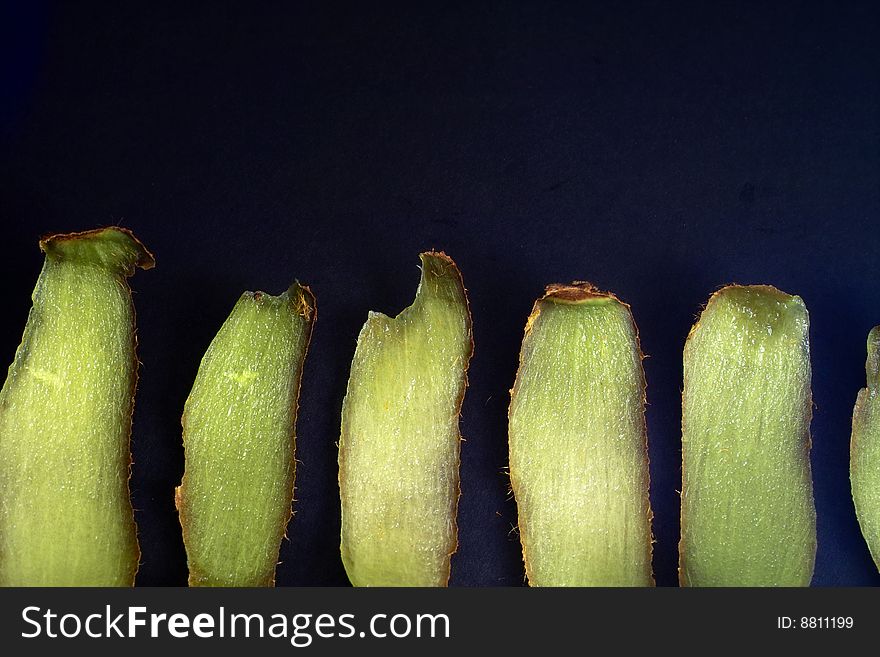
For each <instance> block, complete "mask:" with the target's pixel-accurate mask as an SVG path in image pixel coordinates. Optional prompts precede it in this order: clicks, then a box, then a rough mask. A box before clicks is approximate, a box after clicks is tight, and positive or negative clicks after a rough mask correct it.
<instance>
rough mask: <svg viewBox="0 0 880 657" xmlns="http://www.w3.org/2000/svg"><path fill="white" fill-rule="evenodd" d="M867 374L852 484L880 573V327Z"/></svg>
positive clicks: (857, 412) (856, 415) (871, 338)
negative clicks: (879, 392)
mask: <svg viewBox="0 0 880 657" xmlns="http://www.w3.org/2000/svg"><path fill="white" fill-rule="evenodd" d="M865 370H866V372H867V379H868V387H867V388H862V389H861V390H860V391H859V395H858V397H857V398H856V406H855V409H853V421H852V443H851V445H850V480H851V482H852V495H853V502H854V503H855V506H856V515H857V516H858V519H859V525H861V528H862V534H863V535H864V537H865V540H866V541H867V543H868V549H869V550H870V551H871V556H872V557H874V563H875V564H877V568H878V569H880V401H878V394H877V393H878V390H880V326H875V327H874V328H873V329H871V332H870V333H869V334H868V359H867V361H866V363H865Z"/></svg>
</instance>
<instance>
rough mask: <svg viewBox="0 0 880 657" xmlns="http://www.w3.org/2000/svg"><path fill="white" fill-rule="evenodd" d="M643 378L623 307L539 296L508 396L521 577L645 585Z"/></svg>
mask: <svg viewBox="0 0 880 657" xmlns="http://www.w3.org/2000/svg"><path fill="white" fill-rule="evenodd" d="M644 400H645V382H644V374H643V371H642V355H641V351H640V349H639V344H638V336H637V334H636V329H635V325H634V323H633V320H632V315H631V314H630V311H629V308H628V307H627V306H626V305H624V304H622V303H621V302H619V301H618V300H617V299H615V298H614V297H612V296H609V295H599V294H591V295H589V296H588V297H587V298H584V299H582V300H579V301H576V302H571V301H566V300H563V299H560V298H559V297H558V296H557V295H555V294H553V292H552V291H551V292H549V293H548V294H547V295H546V296H545V297H544V298H542V299H540V300H538V302H537V303H536V304H535V309H534V311H533V312H532V316H531V317H530V318H529V323H528V325H527V327H526V333H525V338H524V339H523V344H522V352H521V354H520V366H519V372H518V373H517V378H516V384H515V385H514V388H513V390H512V394H511V402H510V414H509V419H510V427H509V433H510V435H509V440H510V478H511V484H512V488H513V492H514V495H515V497H516V501H517V508H518V513H519V529H520V539H521V541H522V546H523V557H524V560H525V564H526V573H527V575H528V580H529V584H530V585H531V586H651V585H653V577H652V574H651V510H650V504H649V501H648V457H647V445H646V431H645V416H644Z"/></svg>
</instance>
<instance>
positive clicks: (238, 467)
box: [176, 284, 316, 586]
mask: <svg viewBox="0 0 880 657" xmlns="http://www.w3.org/2000/svg"><path fill="white" fill-rule="evenodd" d="M315 314H316V313H315V300H314V297H313V295H312V293H311V291H310V290H309V288H307V287H304V286H301V285H299V284H294V285H293V286H291V288H290V289H289V290H287V291H286V292H284V293H283V294H281V295H279V296H271V295H268V294H264V293H261V292H246V293H244V294H243V295H242V296H241V298H240V299H239V300H238V303H236V304H235V307H234V308H233V309H232V313H231V314H230V315H229V318H228V319H227V320H226V321H225V322H224V324H223V326H222V327H221V328H220V331H219V332H218V333H217V335H216V337H215V338H214V340H213V341H212V342H211V344H210V346H209V347H208V350H207V351H206V352H205V355H204V357H203V358H202V363H201V365H200V366H199V371H198V374H197V375H196V380H195V383H194V384H193V388H192V391H191V392H190V395H189V398H188V399H187V400H186V405H185V407H184V413H183V420H182V424H183V443H184V452H185V461H186V469H185V471H184V475H183V481H182V482H181V485H180V487H179V488H178V489H177V493H176V503H177V508H178V511H179V513H180V523H181V526H182V528H183V537H184V544H185V546H186V553H187V561H188V564H189V583H190V586H272V585H273V584H274V582H275V566H276V564H277V562H278V552H279V549H280V545H281V540H282V538H283V537H284V535H285V531H286V528H287V523H288V521H289V519H290V516H291V504H292V500H293V486H294V475H295V461H294V453H295V447H296V438H295V430H296V415H297V405H298V399H299V387H300V378H301V375H302V368H303V363H304V361H305V357H306V352H307V350H308V345H309V339H310V337H311V333H312V327H313V325H314V321H315Z"/></svg>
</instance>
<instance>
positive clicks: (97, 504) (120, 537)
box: [0, 228, 154, 586]
mask: <svg viewBox="0 0 880 657" xmlns="http://www.w3.org/2000/svg"><path fill="white" fill-rule="evenodd" d="M40 248H41V249H42V250H43V251H44V252H45V254H46V258H45V262H44V264H43V269H42V271H41V272H40V277H39V279H37V285H36V288H35V289H34V293H33V307H32V308H31V311H30V315H29V316H28V321H27V325H26V326H25V329H24V337H23V338H22V342H21V345H20V346H19V347H18V351H16V354H15V360H14V361H13V362H12V365H10V367H9V375H8V377H7V379H6V383H5V384H4V385H3V390H2V392H0V585H3V586H131V585H133V584H134V577H135V573H136V572H137V567H138V559H139V551H138V545H137V532H136V528H135V522H134V514H133V512H132V507H131V501H130V498H129V489H128V479H129V475H130V470H131V453H130V451H129V441H130V438H131V414H132V410H133V408H134V392H135V385H136V381H137V367H138V362H137V358H136V356H135V342H136V340H135V316H134V306H133V304H132V299H131V290H130V289H129V287H128V283H127V280H126V279H127V278H128V277H129V276H131V275H132V274H133V273H134V270H135V268H136V267H142V268H143V269H149V268H150V267H152V266H153V264H154V261H153V256H152V255H150V253H149V252H148V251H147V250H146V248H144V246H143V245H142V244H141V243H140V242H138V240H137V239H135V237H134V236H133V235H132V234H131V233H130V232H128V231H127V230H124V229H121V228H105V229H101V230H93V231H88V232H84V233H71V234H67V235H53V236H52V237H48V238H46V239H44V240H42V241H41V242H40Z"/></svg>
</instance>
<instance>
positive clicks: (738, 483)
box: [679, 286, 816, 586]
mask: <svg viewBox="0 0 880 657" xmlns="http://www.w3.org/2000/svg"><path fill="white" fill-rule="evenodd" d="M682 404H683V409H682V456H683V482H682V496H681V504H682V506H681V525H682V528H681V544H680V564H679V576H680V579H681V583H682V584H683V585H687V586H807V585H809V583H810V580H811V579H812V575H813V565H814V561H815V555H816V512H815V507H814V503H813V484H812V477H811V474H810V458H809V451H810V418H811V415H812V408H811V404H812V401H811V393H810V347H809V318H808V315H807V309H806V307H805V306H804V303H803V301H801V299H800V298H799V297H796V296H790V295H787V294H784V293H782V292H780V291H779V290H776V289H775V288H772V287H769V286H748V287H742V286H730V287H727V288H724V289H722V290H721V291H719V292H717V293H716V294H715V295H713V296H712V298H711V299H710V300H709V303H708V305H707V306H706V309H705V310H704V311H703V313H702V316H701V317H700V321H699V322H698V323H697V325H696V326H695V327H694V329H693V330H692V331H691V335H690V336H689V337H688V340H687V343H686V345H685V349H684V392H683V394H682Z"/></svg>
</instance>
